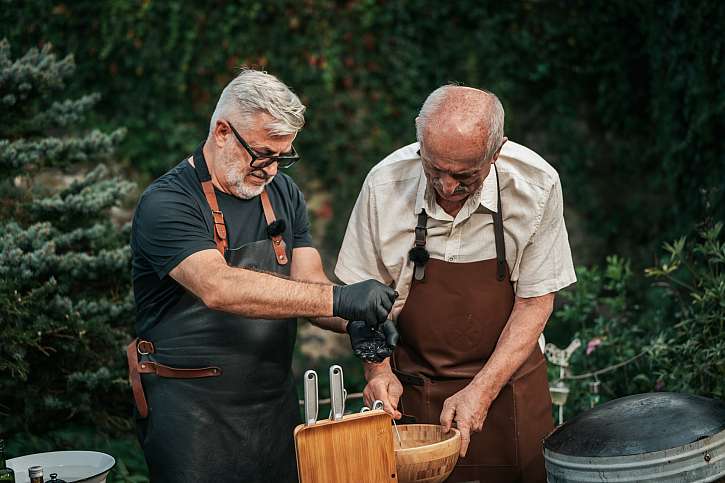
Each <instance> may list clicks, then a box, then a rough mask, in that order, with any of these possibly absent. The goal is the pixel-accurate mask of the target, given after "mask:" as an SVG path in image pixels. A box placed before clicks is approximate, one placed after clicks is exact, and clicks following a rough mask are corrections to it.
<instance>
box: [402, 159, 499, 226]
mask: <svg viewBox="0 0 725 483" xmlns="http://www.w3.org/2000/svg"><path fill="white" fill-rule="evenodd" d="M418 159H420V157H419V158H418ZM418 169H419V171H420V177H419V178H418V191H417V193H416V197H415V214H416V215H418V214H420V212H421V210H422V209H423V208H425V211H426V212H427V213H428V214H429V215H432V214H433V213H435V212H436V211H437V208H438V206H437V204H436V203H435V197H434V196H433V194H432V193H430V194H429V193H428V183H427V179H426V177H425V173H424V172H423V166H422V162H421V163H419V165H418ZM473 196H475V197H477V198H478V199H477V202H475V203H469V202H468V201H470V199H469V200H467V202H466V204H465V205H464V206H463V208H462V210H461V211H464V210H466V209H469V210H470V211H469V213H463V215H464V219H465V218H467V217H468V216H470V215H471V214H472V213H474V212H476V211H478V207H479V206H481V207H483V208H484V211H490V212H492V213H495V212H497V211H498V190H497V183H496V170H495V169H494V167H493V166H491V170H490V171H489V172H488V175H487V176H486V179H484V180H483V185H482V186H481V189H480V190H479V192H478V193H477V194H475V195H473Z"/></svg>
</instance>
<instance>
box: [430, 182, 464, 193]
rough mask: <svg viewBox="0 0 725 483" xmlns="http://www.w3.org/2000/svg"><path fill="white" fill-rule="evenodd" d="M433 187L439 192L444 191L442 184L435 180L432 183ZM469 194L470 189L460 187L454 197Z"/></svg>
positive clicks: (455, 190) (455, 191) (454, 191)
mask: <svg viewBox="0 0 725 483" xmlns="http://www.w3.org/2000/svg"><path fill="white" fill-rule="evenodd" d="M432 184H433V187H434V188H435V189H437V190H440V189H443V185H442V184H441V183H440V181H438V180H436V179H434V180H433V181H432ZM466 193H468V188H466V187H465V186H463V185H458V186H457V187H456V189H454V190H453V194H454V195H463V194H466Z"/></svg>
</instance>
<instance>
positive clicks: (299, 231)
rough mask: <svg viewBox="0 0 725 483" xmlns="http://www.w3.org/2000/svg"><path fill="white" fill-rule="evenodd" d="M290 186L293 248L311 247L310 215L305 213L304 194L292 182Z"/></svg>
mask: <svg viewBox="0 0 725 483" xmlns="http://www.w3.org/2000/svg"><path fill="white" fill-rule="evenodd" d="M291 188H292V189H293V190H294V193H295V195H294V197H293V199H294V203H295V204H294V213H295V215H294V216H295V219H294V226H293V227H292V230H293V233H292V236H293V242H294V248H301V247H311V246H313V245H312V234H311V233H310V217H309V215H308V214H307V203H305V195H304V194H302V191H301V190H300V189H299V188H298V187H297V185H296V184H294V183H292V186H291Z"/></svg>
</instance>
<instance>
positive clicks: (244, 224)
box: [207, 196, 294, 248]
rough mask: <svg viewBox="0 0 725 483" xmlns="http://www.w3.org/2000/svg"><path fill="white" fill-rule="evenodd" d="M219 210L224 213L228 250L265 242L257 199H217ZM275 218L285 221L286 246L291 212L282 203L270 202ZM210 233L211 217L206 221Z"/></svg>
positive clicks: (289, 237) (262, 221)
mask: <svg viewBox="0 0 725 483" xmlns="http://www.w3.org/2000/svg"><path fill="white" fill-rule="evenodd" d="M218 202H219V208H220V209H221V211H222V213H224V222H225V224H226V227H227V236H228V240H229V248H239V247H241V246H243V245H247V244H250V243H254V242H256V241H259V240H266V239H268V238H269V237H268V236H267V220H266V219H265V217H264V212H263V211H262V205H261V203H260V201H259V198H258V197H257V198H254V199H251V200H239V199H237V198H233V197H230V196H224V197H218ZM272 205H273V208H274V212H275V216H276V217H277V219H283V220H285V226H286V228H285V231H284V233H283V234H282V237H283V238H284V240H285V243H286V244H287V246H289V247H291V246H292V245H291V243H292V238H293V236H292V226H294V220H293V219H292V216H293V212H292V211H291V210H289V209H287V207H286V206H284V204H283V203H280V202H278V201H277V200H272ZM207 222H208V223H209V226H210V233H211V217H209V219H208V220H207Z"/></svg>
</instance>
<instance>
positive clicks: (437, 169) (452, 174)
mask: <svg viewBox="0 0 725 483" xmlns="http://www.w3.org/2000/svg"><path fill="white" fill-rule="evenodd" d="M429 164H430V163H429ZM431 168H433V169H435V170H436V171H440V172H441V173H446V174H448V175H450V176H472V175H474V174H476V173H477V172H478V170H477V169H469V170H467V171H460V172H455V171H448V170H446V169H440V168H437V167H435V166H432V165H431Z"/></svg>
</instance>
